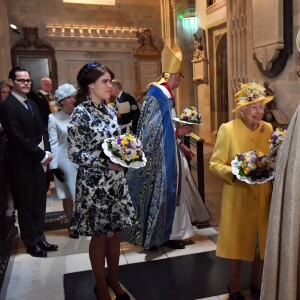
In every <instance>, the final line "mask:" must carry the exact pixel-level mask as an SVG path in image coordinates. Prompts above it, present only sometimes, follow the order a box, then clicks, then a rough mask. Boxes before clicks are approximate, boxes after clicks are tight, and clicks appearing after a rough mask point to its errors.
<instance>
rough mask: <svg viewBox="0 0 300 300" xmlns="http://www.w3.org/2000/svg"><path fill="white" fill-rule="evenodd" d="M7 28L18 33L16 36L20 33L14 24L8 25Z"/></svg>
mask: <svg viewBox="0 0 300 300" xmlns="http://www.w3.org/2000/svg"><path fill="white" fill-rule="evenodd" d="M9 27H10V28H11V30H12V31H13V32H14V33H18V34H20V33H21V31H20V30H19V29H18V27H17V26H16V25H15V24H10V25H9Z"/></svg>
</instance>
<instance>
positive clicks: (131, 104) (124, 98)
mask: <svg viewBox="0 0 300 300" xmlns="http://www.w3.org/2000/svg"><path fill="white" fill-rule="evenodd" d="M111 84H112V88H111V96H112V97H114V98H115V106H116V114H117V117H118V123H119V125H120V128H121V129H122V133H126V132H128V131H127V127H128V126H129V127H131V132H132V133H134V134H135V133H136V129H137V124H138V121H139V117H140V109H139V107H138V104H137V102H136V100H135V99H134V97H133V96H131V95H130V94H128V93H125V92H124V91H123V87H122V84H121V82H120V81H119V80H115V79H114V80H113V81H112V82H111ZM130 124H131V125H130Z"/></svg>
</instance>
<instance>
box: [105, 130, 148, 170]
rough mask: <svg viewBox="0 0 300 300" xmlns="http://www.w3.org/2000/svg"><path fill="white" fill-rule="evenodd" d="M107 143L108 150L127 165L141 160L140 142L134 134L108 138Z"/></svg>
mask: <svg viewBox="0 0 300 300" xmlns="http://www.w3.org/2000/svg"><path fill="white" fill-rule="evenodd" d="M107 145H108V150H109V151H111V153H112V154H113V155H114V156H116V157H118V158H120V159H121V160H122V161H124V162H125V164H127V165H130V164H131V163H132V162H136V161H140V162H142V161H143V151H142V143H141V141H140V140H139V139H138V138H137V137H136V135H132V134H123V135H120V136H118V137H117V138H116V139H109V140H108V141H107Z"/></svg>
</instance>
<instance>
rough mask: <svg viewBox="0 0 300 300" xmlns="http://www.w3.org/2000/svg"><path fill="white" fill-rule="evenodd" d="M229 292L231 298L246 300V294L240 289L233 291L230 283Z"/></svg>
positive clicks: (233, 299) (230, 299)
mask: <svg viewBox="0 0 300 300" xmlns="http://www.w3.org/2000/svg"><path fill="white" fill-rule="evenodd" d="M228 292H229V300H245V296H244V295H243V294H242V293H241V292H240V291H237V292H234V293H231V291H230V288H229V285H228Z"/></svg>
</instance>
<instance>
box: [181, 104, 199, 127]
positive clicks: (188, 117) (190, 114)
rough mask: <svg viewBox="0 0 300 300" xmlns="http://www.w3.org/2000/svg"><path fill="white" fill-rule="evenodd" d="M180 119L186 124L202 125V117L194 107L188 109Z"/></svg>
mask: <svg viewBox="0 0 300 300" xmlns="http://www.w3.org/2000/svg"><path fill="white" fill-rule="evenodd" d="M179 119H180V120H182V121H185V122H190V123H195V124H201V115H200V113H199V111H198V109H197V108H196V107H194V106H189V107H186V108H185V109H184V110H183V112H182V113H181V114H180V116H179Z"/></svg>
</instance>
